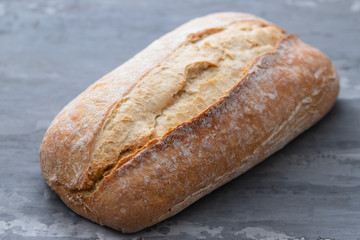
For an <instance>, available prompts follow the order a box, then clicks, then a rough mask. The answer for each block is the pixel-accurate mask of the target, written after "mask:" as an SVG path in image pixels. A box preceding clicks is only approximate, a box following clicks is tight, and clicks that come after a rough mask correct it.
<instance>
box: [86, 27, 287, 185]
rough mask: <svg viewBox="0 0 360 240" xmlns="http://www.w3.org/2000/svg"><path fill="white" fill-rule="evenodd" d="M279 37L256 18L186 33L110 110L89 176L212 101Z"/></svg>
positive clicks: (100, 172) (97, 175) (94, 176)
mask: <svg viewBox="0 0 360 240" xmlns="http://www.w3.org/2000/svg"><path fill="white" fill-rule="evenodd" d="M283 37H284V34H283V32H282V31H281V30H280V29H278V28H276V27H274V26H271V25H265V24H263V23H258V22H239V23H234V24H231V25H229V26H228V27H223V28H218V29H210V30H209V31H207V32H202V33H199V34H192V35H190V36H189V37H188V39H187V41H186V42H185V43H184V44H183V45H182V46H181V47H180V48H178V49H177V50H176V51H175V52H174V53H173V54H172V55H171V56H169V57H168V58H167V59H166V60H165V61H163V62H162V63H161V64H160V65H159V66H158V67H156V68H154V69H153V70H152V71H151V72H149V73H148V74H147V75H146V76H145V77H144V78H143V79H142V81H141V82H139V84H138V85H137V86H136V87H135V88H134V89H133V90H132V91H131V92H130V93H129V94H128V95H127V96H126V97H124V98H123V99H122V100H121V101H120V102H119V103H118V104H117V105H116V106H115V107H114V108H113V109H112V112H111V114H109V116H108V118H107V119H106V121H105V123H104V125H103V128H102V130H101V131H100V133H99V134H98V135H97V137H96V139H95V144H94V151H93V152H92V155H91V157H92V161H91V164H90V166H89V174H90V179H92V180H93V181H96V180H97V179H98V178H100V177H101V176H102V175H103V173H104V171H106V170H107V169H109V168H111V167H113V166H114V165H115V164H117V163H118V161H119V160H120V161H121V159H122V158H124V157H126V156H127V155H129V154H131V153H133V152H134V151H136V150H137V149H139V148H141V147H142V146H144V145H145V144H147V143H148V142H149V141H150V140H151V139H153V138H161V137H162V136H163V135H164V134H165V133H166V132H168V130H169V129H171V128H174V127H176V126H177V125H179V124H181V123H183V122H186V121H188V120H190V119H191V118H193V117H195V116H197V115H198V114H200V113H201V112H202V111H204V110H205V109H206V108H208V107H209V106H210V105H211V104H213V103H215V102H216V100H217V99H218V98H219V97H221V96H222V95H224V93H225V92H226V91H227V90H229V89H231V88H232V87H233V86H234V84H235V83H236V82H238V81H239V80H240V79H241V77H242V76H243V69H244V67H245V65H246V64H247V63H248V62H249V61H251V60H253V59H255V58H256V57H257V56H259V55H261V54H264V53H266V52H269V51H271V50H272V49H273V48H274V46H275V45H276V44H277V43H278V42H279V41H280V39H282V38H283Z"/></svg>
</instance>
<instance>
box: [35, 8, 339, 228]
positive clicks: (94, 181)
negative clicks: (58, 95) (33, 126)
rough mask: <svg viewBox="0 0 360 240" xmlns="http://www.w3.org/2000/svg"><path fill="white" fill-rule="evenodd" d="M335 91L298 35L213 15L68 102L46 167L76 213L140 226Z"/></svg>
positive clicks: (284, 132) (282, 134) (238, 169)
mask: <svg viewBox="0 0 360 240" xmlns="http://www.w3.org/2000/svg"><path fill="white" fill-rule="evenodd" d="M325 93H326V94H325ZM337 93H338V78H337V75H336V72H335V69H334V67H333V65H332V63H331V61H330V60H329V59H328V58H327V57H326V56H325V55H324V54H322V53H321V52H319V51H318V50H316V49H314V48H312V47H310V46H308V45H306V44H304V43H302V42H301V41H300V40H299V39H298V38H297V37H295V36H291V35H290V36H286V35H285V32H284V31H283V30H281V29H280V28H278V27H276V26H274V25H272V24H270V23H268V22H266V21H264V20H262V19H259V18H256V17H254V16H251V15H247V14H240V13H218V14H213V15H209V16H206V17H203V18H199V19H195V20H193V21H190V22H189V23H187V24H185V25H183V26H181V27H179V28H178V29H176V30H174V31H173V32H171V33H169V34H167V35H165V36H164V37H162V38H160V39H159V40H157V41H155V42H154V43H152V44H151V45H150V46H149V47H148V48H146V49H145V50H143V51H142V52H140V53H139V54H138V55H136V56H135V57H134V58H133V59H131V60H129V61H128V62H126V63H125V64H123V65H122V66H120V67H119V68H117V69H116V70H114V71H113V72H112V73H110V74H108V75H106V76H105V77H103V78H102V79H100V80H99V81H98V82H96V83H95V84H93V85H92V86H90V87H89V88H88V89H87V90H86V91H85V92H84V93H82V94H81V95H79V96H78V97H77V98H76V99H75V100H73V101H72V102H71V103H70V104H69V105H67V106H66V107H65V108H64V109H63V110H62V112H60V113H59V115H58V116H57V117H56V118H55V120H54V121H53V123H52V124H51V126H50V127H49V129H48V131H47V133H46V134H45V137H44V140H43V144H42V146H41V149H40V161H41V166H42V170H43V173H44V176H45V178H46V180H47V182H48V184H49V185H50V186H51V187H52V188H53V189H54V190H55V191H56V192H57V193H58V194H59V195H60V197H61V198H62V200H63V201H64V202H65V203H66V204H67V205H68V206H69V207H71V208H72V209H73V210H74V211H76V212H77V213H79V214H81V215H83V216H85V217H87V218H90V219H91V220H93V221H96V222H98V223H100V224H105V225H107V226H110V227H113V228H115V229H118V230H121V231H124V232H133V231H137V230H140V229H142V228H144V227H146V226H150V225H152V224H155V223H157V222H159V221H161V220H163V219H165V218H167V217H169V216H172V215H174V214H176V213H177V212H178V211H180V210H182V209H183V208H185V207H186V206H188V205H189V204H191V203H192V202H194V201H195V200H196V199H198V198H200V197H201V196H203V195H205V194H207V193H209V192H210V191H212V190H213V189H215V188H216V187H218V186H220V185H222V184H224V183H225V182H227V181H229V180H231V179H232V178H234V177H236V176H238V175H239V174H241V173H243V172H244V171H246V170H247V169H249V168H250V167H252V166H254V165H255V164H257V163H258V162H260V161H261V160H263V159H264V158H266V157H267V156H269V155H270V154H272V153H274V152H275V151H277V150H278V149H280V148H282V147H283V146H284V145H285V144H286V143H287V142H289V141H290V140H291V139H293V138H294V137H295V136H297V135H298V134H300V133H301V132H303V131H304V130H305V129H307V128H308V127H310V126H311V125H312V124H314V123H315V122H316V121H318V120H319V119H320V118H321V117H322V116H324V115H325V113H326V112H327V111H328V110H329V109H330V108H331V106H332V105H333V103H334V101H335V99H336V96H337Z"/></svg>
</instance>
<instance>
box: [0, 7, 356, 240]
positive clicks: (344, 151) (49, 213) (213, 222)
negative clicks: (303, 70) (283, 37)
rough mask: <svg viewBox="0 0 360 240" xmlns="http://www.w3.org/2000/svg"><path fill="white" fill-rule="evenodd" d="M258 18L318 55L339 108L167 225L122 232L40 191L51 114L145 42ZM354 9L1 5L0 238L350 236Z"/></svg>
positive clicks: (353, 203)
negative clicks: (193, 22) (241, 15)
mask: <svg viewBox="0 0 360 240" xmlns="http://www.w3.org/2000/svg"><path fill="white" fill-rule="evenodd" d="M229 10H231V11H243V12H249V13H253V14H255V15H258V16H261V17H263V18H265V19H268V20H269V21H272V22H274V23H275V24H278V25H279V26H280V27H282V28H284V29H286V30H288V31H289V32H291V33H294V34H298V35H299V36H300V37H301V38H302V39H303V40H304V41H305V42H307V43H309V44H311V45H314V46H316V47H317V48H319V49H320V50H322V51H323V52H325V53H326V54H327V55H328V56H329V57H330V58H331V59H332V60H333V61H334V63H335V65H336V67H337V69H338V71H339V74H340V77H341V92H340V97H339V100H338V101H337V103H336V105H335V107H334V108H333V109H332V111H331V112H330V113H329V114H328V115H327V116H326V117H325V118H324V119H323V120H322V121H320V122H319V123H318V124H317V125H315V126H314V127H313V128H311V129H309V130H308V131H307V132H305V133H304V134H302V135H301V136H300V137H298V138H297V139H296V140H294V141H293V142H291V143H290V144H289V145H288V146H287V147H285V148H284V149H283V150H281V151H279V152H278V153H276V154H275V155H273V156H272V157H270V158H269V159H267V160H266V161H265V162H263V163H262V164H260V165H258V166H257V167H255V168H254V169H252V170H250V171H249V172H247V173H246V174H244V175H242V176H240V177H239V178H237V179H235V180H233V181H232V182H230V183H228V184H226V185H225V186H223V187H222V188H220V189H218V190H216V191H215V192H213V193H211V194H210V195H208V196H206V197H204V198H202V199H201V200H199V201H198V202H196V203H195V204H193V205H192V206H190V207H189V208H187V209H186V210H184V211H182V212H181V213H179V214H178V215H176V216H175V217H172V218H170V219H168V220H166V221H164V222H162V223H160V224H158V225H156V226H154V227H152V228H149V229H146V230H144V231H142V232H139V233H136V234H131V235H124V234H121V233H118V232H116V231H114V230H111V229H109V228H106V227H101V226H98V225H96V224H93V223H91V222H89V221H88V220H86V219H83V218H81V217H79V216H77V215H76V214H74V213H73V212H72V211H71V210H69V209H68V208H67V207H66V206H64V204H63V203H62V202H61V201H60V200H59V198H58V197H57V196H56V194H54V193H53V192H52V191H51V190H50V189H49V188H48V187H47V185H46V183H45V181H44V179H43V177H42V174H41V170H40V166H39V159H38V148H39V146H40V143H41V140H42V136H43V134H44V132H45V130H46V128H47V126H48V124H49V123H50V121H51V120H52V119H53V117H54V116H55V115H56V113H57V112H59V111H60V110H61V108H62V107H63V106H64V105H65V104H66V103H67V102H69V101H70V100H71V99H73V98H74V97H75V96H76V95H78V94H79V93H80V92H81V91H82V90H84V89H85V88H86V87H87V86H89V85H90V84H91V83H92V82H94V81H95V80H97V79H98V78H99V77H101V76H102V75H104V74H106V73H107V72H109V71H110V70H112V69H113V68H115V67H116V66H118V65H120V64H121V63H123V62H124V61H126V60H127V59H129V58H130V57H131V56H133V55H134V54H135V53H137V52H138V51H140V50H141V49H143V48H144V47H145V46H146V45H148V44H149V43H150V42H151V41H153V40H155V39H156V38H158V37H159V36H161V35H163V34H164V33H166V32H168V31H170V30H172V29H173V28H175V27H177V26H178V25H180V24H182V23H184V22H186V21H188V20H190V19H192V18H194V17H197V16H202V15H205V14H207V13H212V12H217V11H229ZM359 42H360V1H359V0H355V1H352V0H349V1H337V0H307V1H303V0H287V1H266V0H261V1H245V0H243V1H235V0H234V1H232V0H227V1H215V0H214V1H212V0H211V1H192V0H186V1H166V0H156V1H145V0H142V1H141V0H135V1H112V0H103V1H95V0H86V1H85V0H81V1H62V0H48V1H45V0H38V1H29V0H19V1H11V0H8V1H4V0H0V238H1V239H51V238H58V239H139V238H141V237H143V238H144V239H165V238H166V239H168V238H169V239H198V238H200V239H201V238H209V239H218V238H224V239H256V240H257V239H266V240H271V239H306V240H307V239H344V240H345V239H346V240H352V239H360V227H359V226H360V128H359V123H360V80H359V75H360V48H359V46H358V45H359Z"/></svg>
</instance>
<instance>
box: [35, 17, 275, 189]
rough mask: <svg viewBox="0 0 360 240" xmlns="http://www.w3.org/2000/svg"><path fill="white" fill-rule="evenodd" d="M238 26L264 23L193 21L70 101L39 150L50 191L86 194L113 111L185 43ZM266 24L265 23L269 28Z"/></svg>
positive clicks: (233, 19)
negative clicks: (98, 138)
mask: <svg viewBox="0 0 360 240" xmlns="http://www.w3.org/2000/svg"><path fill="white" fill-rule="evenodd" d="M239 21H257V22H261V23H264V24H265V23H267V22H266V21H264V20H262V19H260V18H257V17H255V16H252V15H249V14H242V13H217V14H212V15H209V16H205V17H202V18H198V19H194V20H192V21H190V22H188V23H186V24H184V25H182V26H180V27H179V28H177V29H176V30H174V31H173V32H170V33H168V34H166V35H165V36H163V37H161V38H160V39H158V40H156V41H155V42H153V43H152V44H150V45H149V46H148V47H147V48H146V49H144V50H143V51H141V52H140V53H139V54H137V55H136V56H134V57H133V58H132V59H130V60H129V61H127V62H126V63H124V64H123V65H121V66H120V67H118V68H117V69H115V70H114V71H112V72H111V73H109V74H107V75H106V76H104V77H103V78H102V79H100V80H99V81H97V82H95V83H94V84H93V85H91V86H90V87H89V88H88V89H87V90H86V91H84V92H83V93H82V94H80V95H79V96H78V97H77V98H75V99H74V100H73V101H71V102H70V103H69V104H68V105H67V106H66V107H65V108H64V109H63V110H62V111H61V112H60V113H59V114H58V116H56V118H55V119H54V121H53V122H52V123H51V125H50V127H49V129H48V130H47V132H46V134H45V136H44V139H43V142H42V145H41V149H40V161H41V167H42V171H43V173H44V176H45V179H46V181H47V182H48V184H49V185H50V186H52V185H63V186H65V187H66V188H67V189H69V190H83V189H90V188H92V187H93V185H94V184H95V183H94V181H92V179H91V177H90V176H89V171H88V170H89V164H90V163H91V156H90V155H91V151H92V149H93V147H94V146H93V143H94V140H95V138H96V136H97V134H98V133H99V131H100V130H101V128H102V127H103V125H104V121H105V120H106V118H107V116H108V115H109V114H110V113H111V111H112V109H113V108H114V107H115V106H116V105H117V104H118V103H119V102H120V101H121V100H122V99H123V98H124V97H125V96H126V95H127V94H128V93H129V92H130V91H131V90H132V89H133V88H134V87H135V86H136V84H137V83H139V82H140V80H141V79H142V78H143V77H144V76H145V75H146V74H147V73H149V71H151V69H153V68H155V67H156V66H157V65H158V64H159V63H160V62H162V61H164V59H166V58H167V57H168V56H169V55H171V54H172V53H173V52H174V51H175V50H176V49H177V48H178V47H179V46H181V45H182V44H184V43H185V42H186V41H195V40H198V39H200V38H202V37H204V36H206V35H207V34H210V33H214V32H216V30H214V29H219V28H221V27H223V26H226V25H229V24H231V23H234V22H239ZM268 24H269V23H268Z"/></svg>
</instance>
